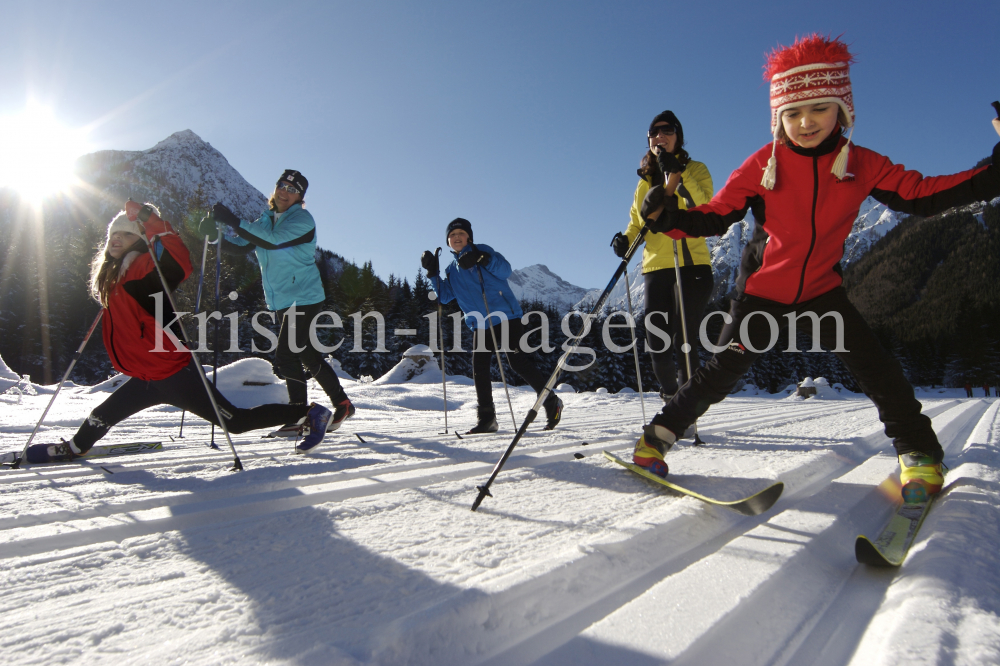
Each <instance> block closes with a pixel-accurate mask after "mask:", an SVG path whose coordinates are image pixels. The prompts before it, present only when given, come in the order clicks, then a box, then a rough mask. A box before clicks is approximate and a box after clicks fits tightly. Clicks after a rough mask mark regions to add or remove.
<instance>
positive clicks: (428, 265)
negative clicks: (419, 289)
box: [420, 250, 441, 278]
mask: <svg viewBox="0 0 1000 666" xmlns="http://www.w3.org/2000/svg"><path fill="white" fill-rule="evenodd" d="M420 265H421V266H423V267H424V270H425V271H427V277H429V278H432V277H437V276H438V275H439V274H440V273H441V266H440V264H438V258H437V256H435V254H434V253H433V252H431V251H430V250H424V253H423V254H422V255H420Z"/></svg>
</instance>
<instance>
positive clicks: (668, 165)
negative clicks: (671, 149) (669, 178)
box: [656, 148, 684, 174]
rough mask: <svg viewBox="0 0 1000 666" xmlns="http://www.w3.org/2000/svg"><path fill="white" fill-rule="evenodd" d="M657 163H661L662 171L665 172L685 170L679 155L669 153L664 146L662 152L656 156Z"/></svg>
mask: <svg viewBox="0 0 1000 666" xmlns="http://www.w3.org/2000/svg"><path fill="white" fill-rule="evenodd" d="M656 163H657V164H659V165H660V171H662V172H663V173H665V174H671V173H681V172H682V171H684V167H682V166H681V163H680V161H679V160H678V159H677V156H676V155H674V154H673V153H668V152H667V151H666V150H663V149H662V148H661V149H660V153H659V154H658V155H657V156H656Z"/></svg>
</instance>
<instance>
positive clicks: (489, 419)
mask: <svg viewBox="0 0 1000 666" xmlns="http://www.w3.org/2000/svg"><path fill="white" fill-rule="evenodd" d="M478 415H479V422H478V423H476V427H475V428H473V429H472V430H470V431H468V432H467V433H465V434H466V435H480V434H483V433H488V432H496V431H497V430H499V429H500V425H499V424H498V423H497V413H496V410H495V409H480V410H478Z"/></svg>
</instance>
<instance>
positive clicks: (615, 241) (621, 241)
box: [611, 231, 629, 258]
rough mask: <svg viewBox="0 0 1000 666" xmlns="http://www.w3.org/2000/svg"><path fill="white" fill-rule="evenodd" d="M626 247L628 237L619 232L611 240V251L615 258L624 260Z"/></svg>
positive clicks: (626, 252)
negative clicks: (613, 252)
mask: <svg viewBox="0 0 1000 666" xmlns="http://www.w3.org/2000/svg"><path fill="white" fill-rule="evenodd" d="M628 246H629V242H628V236H626V235H625V234H623V233H622V232H620V231H619V232H618V233H616V234H615V237H614V238H612V239H611V249H612V250H614V251H615V256H616V257H622V258H624V257H625V255H626V254H628Z"/></svg>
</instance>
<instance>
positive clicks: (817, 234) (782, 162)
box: [633, 35, 1000, 501]
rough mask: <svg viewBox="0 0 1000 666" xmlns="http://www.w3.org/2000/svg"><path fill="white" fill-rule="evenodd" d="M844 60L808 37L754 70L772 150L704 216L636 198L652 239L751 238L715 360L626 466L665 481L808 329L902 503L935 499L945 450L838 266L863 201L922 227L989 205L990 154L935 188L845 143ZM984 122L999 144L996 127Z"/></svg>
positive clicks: (999, 157)
mask: <svg viewBox="0 0 1000 666" xmlns="http://www.w3.org/2000/svg"><path fill="white" fill-rule="evenodd" d="M852 60H853V57H852V56H851V54H850V52H849V51H848V49H847V46H846V45H845V44H844V43H843V42H841V41H840V40H829V39H825V38H823V37H820V36H818V35H813V36H811V37H808V38H804V39H802V40H797V41H796V43H795V44H794V45H793V46H791V47H788V48H783V49H777V50H775V51H774V52H772V53H771V55H770V57H769V58H768V62H767V66H766V68H765V69H766V78H767V79H768V80H769V81H770V84H771V131H772V132H773V134H774V141H773V143H772V144H771V145H768V146H765V147H764V148H761V149H760V150H758V151H757V152H756V153H754V154H753V155H751V156H750V157H749V158H748V159H747V160H746V161H745V162H744V163H743V165H742V166H740V167H739V168H738V169H737V170H736V171H734V172H733V174H732V175H731V176H730V177H729V181H728V182H727V183H726V186H725V187H724V188H722V190H720V191H719V193H718V194H717V195H716V196H715V197H714V198H713V199H712V201H710V202H709V203H707V204H704V205H701V206H697V207H695V208H692V209H690V210H686V211H684V210H681V211H678V210H670V206H669V204H670V200H669V198H667V197H664V196H663V194H662V192H658V191H657V190H658V188H652V189H651V190H650V192H649V193H648V194H647V196H646V199H645V201H644V205H643V218H644V219H646V220H647V222H648V226H649V229H650V230H651V231H653V232H660V233H665V232H668V231H669V232H670V234H671V235H676V236H677V237H684V236H685V235H687V236H695V237H700V236H713V235H717V234H722V233H725V231H726V229H727V228H728V227H729V226H730V225H732V224H733V223H735V222H739V221H740V220H742V219H743V218H744V217H745V215H746V213H747V211H748V210H749V211H752V212H753V217H754V220H755V222H756V228H755V230H754V235H753V239H752V240H751V242H750V243H749V244H748V245H747V247H746V248H745V249H744V251H743V258H742V262H741V267H740V275H739V278H738V280H737V291H738V295H737V297H736V298H735V299H734V300H733V302H732V306H731V309H730V311H729V313H728V315H726V316H725V317H724V321H725V324H726V326H725V328H723V331H722V334H721V335H720V337H719V344H718V345H717V346H716V349H715V350H713V351H715V355H714V356H713V357H712V359H711V360H710V361H709V362H708V364H707V365H706V366H705V367H704V368H701V369H700V370H698V371H697V372H696V373H695V374H694V375H693V376H692V378H691V380H690V381H688V382H687V383H686V384H684V386H683V387H682V388H681V389H680V391H679V392H678V393H677V394H676V395H675V396H674V397H673V399H672V400H671V401H670V402H668V403H667V404H666V405H665V406H664V408H663V411H662V412H660V413H659V414H657V415H656V416H655V417H654V418H653V420H652V422H651V423H650V424H649V425H647V426H646V427H645V428H644V430H643V435H642V437H641V438H640V439H639V441H638V443H637V444H636V447H635V452H634V454H633V460H634V461H635V463H636V464H638V465H642V466H643V467H647V468H649V469H651V470H652V471H654V472H656V473H657V474H660V475H661V476H665V475H666V473H667V466H666V464H665V463H664V461H663V454H664V453H666V452H667V450H669V449H670V447H671V446H672V445H673V443H674V442H675V441H677V435H678V434H680V433H683V432H684V430H685V428H687V426H689V425H690V424H691V423H693V422H694V421H695V419H696V418H697V417H698V416H700V415H701V414H703V413H704V412H705V411H706V410H707V409H708V407H709V406H710V405H712V404H713V403H717V402H719V401H721V400H722V399H723V398H725V397H726V395H728V394H729V392H730V391H731V390H732V389H733V388H734V387H735V386H736V383H737V381H738V380H739V379H740V378H741V377H742V376H743V374H744V373H746V371H747V370H749V369H750V366H751V365H752V364H753V362H754V360H755V359H756V358H757V356H759V354H760V353H762V352H763V351H765V350H767V349H768V348H769V346H770V345H772V344H774V343H773V339H774V338H776V337H777V327H778V325H779V322H781V323H785V322H784V321H783V320H786V321H789V322H790V321H792V318H795V323H796V326H797V327H798V330H802V331H806V332H807V333H809V334H813V332H814V331H813V329H814V328H818V329H819V330H818V337H819V340H820V343H821V345H822V346H823V347H824V348H826V349H828V350H831V351H833V352H834V353H835V354H837V356H838V358H840V360H841V361H842V362H843V363H844V365H846V366H847V368H848V369H849V370H850V371H851V374H852V375H854V378H855V379H856V380H857V382H858V384H859V385H860V386H861V388H862V389H863V390H864V392H865V394H866V395H867V396H868V397H869V398H871V399H872V401H873V402H874V403H875V405H876V407H877V408H878V413H879V419H881V421H882V423H883V424H884V425H885V433H886V435H888V436H889V437H890V438H892V440H893V444H894V445H895V447H896V452H897V455H898V456H899V462H900V466H901V468H902V474H901V482H902V485H903V491H902V492H903V498H904V499H905V500H906V501H923V500H924V499H926V498H927V496H928V495H930V494H932V493H936V492H938V491H939V490H940V489H941V485H942V483H943V477H942V470H941V460H942V458H943V457H944V452H943V450H942V449H941V445H940V444H939V443H938V440H937V436H936V435H935V434H934V430H933V429H932V428H931V422H930V419H929V418H927V416H925V415H923V414H921V413H920V411H921V406H920V403H919V402H918V401H917V400H916V398H915V397H914V394H913V388H912V387H911V386H910V384H909V382H907V380H906V378H905V376H904V375H903V369H902V367H901V366H900V364H899V362H898V361H897V360H896V359H895V358H893V357H892V356H891V355H890V354H889V353H888V352H887V351H886V350H885V349H883V348H882V346H881V345H880V344H879V342H878V340H877V338H876V337H875V335H874V334H873V333H872V331H871V329H870V328H869V327H868V324H867V323H865V321H864V319H863V318H862V317H861V314H860V313H859V312H858V311H857V309H855V307H854V306H853V305H852V304H851V302H850V301H849V300H848V298H847V293H846V292H845V290H844V288H843V287H842V286H841V271H840V263H839V262H840V259H841V257H842V255H843V250H844V241H845V239H846V238H847V235H848V233H850V231H851V227H852V224H853V222H854V220H855V218H856V217H857V214H858V208H859V207H860V205H861V203H862V202H863V201H864V200H865V198H866V197H868V196H871V197H873V198H875V199H877V200H878V201H880V202H882V203H883V204H885V205H886V206H888V207H889V208H891V209H892V210H895V211H899V212H903V213H909V214H914V215H921V216H929V215H934V214H936V213H939V212H942V211H944V210H947V209H948V208H951V207H952V206H958V205H963V204H969V203H972V202H975V201H989V200H991V199H993V198H994V197H996V196H997V195H1000V144H997V146H996V147H995V148H994V149H993V165H994V166H985V167H981V168H978V169H972V170H969V171H964V172H962V173H959V174H955V175H952V176H938V177H933V178H924V177H923V176H921V175H920V174H919V173H917V172H915V171H906V170H905V169H904V168H903V167H902V166H901V165H895V164H893V163H892V162H891V161H889V159H888V158H886V157H884V156H882V155H879V154H878V153H875V152H873V151H871V150H867V149H865V148H861V147H860V146H851V137H850V135H848V136H847V137H846V138H845V137H843V136H842V131H843V130H845V129H846V128H853V125H854V99H853V97H852V94H851V82H850V77H849V66H850V63H851V61H852ZM993 123H994V127H995V128H996V130H997V132H998V133H1000V121H997V120H994V121H993ZM852 131H853V130H852ZM663 202H666V204H668V205H667V207H666V208H664V207H663ZM664 210H665V211H666V212H662V211H664ZM678 232H683V233H678ZM791 339H793V340H794V337H792V338H791Z"/></svg>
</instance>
